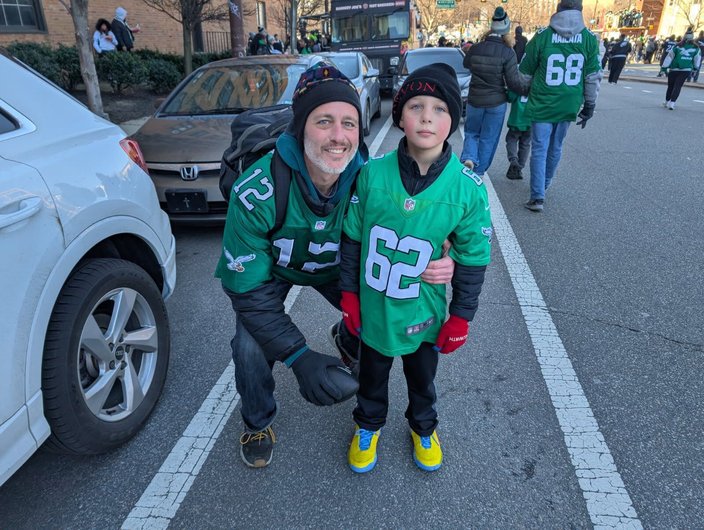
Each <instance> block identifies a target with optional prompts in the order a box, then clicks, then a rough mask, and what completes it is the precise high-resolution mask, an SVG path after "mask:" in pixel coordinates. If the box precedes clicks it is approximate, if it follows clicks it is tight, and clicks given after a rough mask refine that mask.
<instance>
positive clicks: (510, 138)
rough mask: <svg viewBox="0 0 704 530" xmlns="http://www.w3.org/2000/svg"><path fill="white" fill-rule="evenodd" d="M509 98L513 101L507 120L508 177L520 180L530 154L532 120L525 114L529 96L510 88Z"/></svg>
mask: <svg viewBox="0 0 704 530" xmlns="http://www.w3.org/2000/svg"><path fill="white" fill-rule="evenodd" d="M508 100H509V101H510V102H511V112H510V113H509V115H508V121H507V122H506V126H507V127H508V132H507V133H506V154H507V155H508V161H509V166H508V171H507V172H506V178H508V179H511V180H519V179H522V178H523V173H522V170H523V168H524V167H526V162H527V161H528V156H529V155H530V121H528V118H526V115H525V110H526V103H528V97H527V96H519V95H518V94H516V93H515V92H512V91H510V90H509V91H508Z"/></svg>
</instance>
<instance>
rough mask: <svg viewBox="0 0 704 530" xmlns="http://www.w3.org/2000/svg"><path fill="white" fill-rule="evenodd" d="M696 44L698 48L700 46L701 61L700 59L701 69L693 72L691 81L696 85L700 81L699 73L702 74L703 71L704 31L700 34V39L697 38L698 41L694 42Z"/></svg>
mask: <svg viewBox="0 0 704 530" xmlns="http://www.w3.org/2000/svg"><path fill="white" fill-rule="evenodd" d="M694 43H695V44H696V45H697V46H699V59H700V62H699V68H697V69H696V70H693V71H692V77H691V80H692V81H694V82H695V83H696V82H697V81H699V72H701V70H702V65H701V63H702V62H704V31H700V32H699V37H697V40H696V41H694Z"/></svg>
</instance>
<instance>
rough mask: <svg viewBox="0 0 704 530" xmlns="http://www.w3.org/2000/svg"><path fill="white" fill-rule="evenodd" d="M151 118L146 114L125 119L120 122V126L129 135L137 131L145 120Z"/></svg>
mask: <svg viewBox="0 0 704 530" xmlns="http://www.w3.org/2000/svg"><path fill="white" fill-rule="evenodd" d="M148 119H149V116H144V117H143V118H137V119H136V120H129V121H123V122H122V123H120V124H119V126H120V128H121V129H122V130H123V131H125V134H126V135H127V136H129V135H131V134H134V133H136V132H137V129H139V128H140V127H141V126H142V125H144V122H145V121H147V120H148Z"/></svg>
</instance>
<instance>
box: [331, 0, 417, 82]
mask: <svg viewBox="0 0 704 530" xmlns="http://www.w3.org/2000/svg"><path fill="white" fill-rule="evenodd" d="M330 17H331V19H332V42H331V47H332V50H333V51H346V52H347V51H359V52H363V53H364V54H365V55H366V56H367V57H369V60H370V61H371V63H372V65H373V66H374V68H376V69H377V70H379V83H380V85H381V89H382V90H384V91H391V89H392V87H393V75H392V74H391V73H389V68H390V67H392V66H397V65H398V63H399V59H400V57H401V46H402V45H405V46H408V44H409V43H410V42H415V41H416V39H415V37H416V32H417V27H418V22H419V20H418V17H419V15H418V12H417V11H416V8H415V6H412V4H411V1H410V0H379V1H377V2H374V1H372V2H367V1H360V0H332V3H331V5H330ZM404 51H405V50H404Z"/></svg>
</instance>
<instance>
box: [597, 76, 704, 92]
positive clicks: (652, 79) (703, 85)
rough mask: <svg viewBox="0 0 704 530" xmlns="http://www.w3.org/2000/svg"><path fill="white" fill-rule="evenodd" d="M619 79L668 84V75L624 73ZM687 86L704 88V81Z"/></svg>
mask: <svg viewBox="0 0 704 530" xmlns="http://www.w3.org/2000/svg"><path fill="white" fill-rule="evenodd" d="M618 80H619V81H634V82H641V83H651V84H653V85H663V86H667V77H662V78H657V77H640V76H637V75H622V76H620V77H619V78H618ZM604 81H607V82H608V79H606V78H605V79H604V80H603V81H602V83H603V82H604ZM684 86H685V87H688V88H699V89H702V88H704V83H693V82H687V83H685V84H684Z"/></svg>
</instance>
